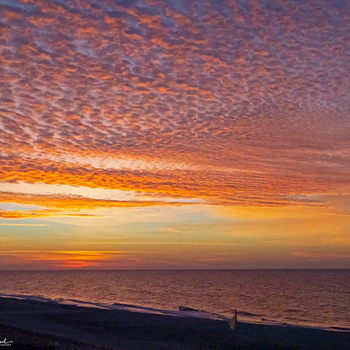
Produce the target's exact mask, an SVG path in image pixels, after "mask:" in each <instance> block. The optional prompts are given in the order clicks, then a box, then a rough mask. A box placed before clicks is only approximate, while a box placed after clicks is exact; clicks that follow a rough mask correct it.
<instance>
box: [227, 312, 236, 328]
mask: <svg viewBox="0 0 350 350" xmlns="http://www.w3.org/2000/svg"><path fill="white" fill-rule="evenodd" d="M234 311H235V313H234V315H233V317H232V318H231V319H230V321H228V324H229V325H230V328H231V329H236V327H237V310H234Z"/></svg>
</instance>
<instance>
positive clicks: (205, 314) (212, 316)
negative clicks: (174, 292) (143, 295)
mask: <svg viewBox="0 0 350 350" xmlns="http://www.w3.org/2000/svg"><path fill="white" fill-rule="evenodd" d="M1 298H5V299H16V300H23V301H36V302H40V303H56V304H59V305H68V306H76V307H83V308H93V309H102V310H111V311H118V310H120V311H131V312H136V313H145V314H150V315H165V316H171V317H190V318H200V319H209V320H219V321H224V322H228V321H229V319H230V318H229V317H227V316H225V315H221V314H219V313H213V312H209V311H206V310H197V309H193V308H190V307H183V306H179V309H178V310H176V309H173V310H172V309H156V308H154V307H151V306H143V305H137V304H124V303H117V302H116V303H113V304H105V303H99V302H89V301H84V300H77V299H62V298H59V299H49V298H45V297H42V296H39V295H22V294H3V293H0V299H1ZM181 308H183V309H188V310H187V311H186V310H181ZM247 314H248V315H249V314H250V313H249V312H246V311H238V317H239V321H240V323H241V324H252V325H262V326H280V327H292V328H293V327H297V328H306V329H315V330H321V331H331V332H350V327H348V328H346V327H342V326H328V327H326V326H322V325H311V324H301V323H299V324H298V323H288V322H278V321H275V320H269V319H266V318H265V317H263V318H262V319H259V317H254V316H259V315H254V314H250V315H253V317H249V316H247Z"/></svg>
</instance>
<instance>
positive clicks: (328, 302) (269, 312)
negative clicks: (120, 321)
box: [0, 270, 350, 331]
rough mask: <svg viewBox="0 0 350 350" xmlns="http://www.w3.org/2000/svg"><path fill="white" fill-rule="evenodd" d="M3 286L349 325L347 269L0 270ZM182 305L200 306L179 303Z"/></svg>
mask: <svg viewBox="0 0 350 350" xmlns="http://www.w3.org/2000/svg"><path fill="white" fill-rule="evenodd" d="M0 280H1V281H2V283H1V285H0V293H1V294H2V295H17V296H21V297H26V298H34V299H38V300H43V301H45V300H46V299H50V300H56V301H58V302H61V303H73V304H79V305H86V306H93V307H106V308H126V309H130V310H135V311H143V312H158V313H167V314H173V315H175V316H193V317H210V318H222V319H226V318H230V317H231V316H232V314H233V312H234V310H235V309H237V310H238V318H239V320H240V321H244V322H251V323H266V324H287V325H299V326H307V327H320V328H325V329H335V330H336V329H337V328H346V329H347V330H349V331H350V270H199V271H198V270H196V271H16V272H15V271H0ZM179 307H182V308H181V309H182V310H183V307H186V308H192V309H195V310H198V311H191V310H190V311H181V310H179Z"/></svg>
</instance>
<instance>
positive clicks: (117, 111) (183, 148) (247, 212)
mask: <svg viewBox="0 0 350 350" xmlns="http://www.w3.org/2000/svg"><path fill="white" fill-rule="evenodd" d="M0 118H1V119H0V269H67V268H73V269H76V268H78V269H186V268H195V269H206V268H214V269H216V268H337V267H343V268H350V1H346V0H310V1H306V0H288V1H285V0H252V1H243V0H210V1H209V0H191V1H185V0H167V1H165V0H135V1H134V0H0Z"/></svg>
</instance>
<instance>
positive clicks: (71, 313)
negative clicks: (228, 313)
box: [0, 298, 350, 350]
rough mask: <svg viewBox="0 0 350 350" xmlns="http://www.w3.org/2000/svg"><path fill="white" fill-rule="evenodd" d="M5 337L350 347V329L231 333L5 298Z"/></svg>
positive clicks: (45, 345) (115, 345)
mask: <svg viewBox="0 0 350 350" xmlns="http://www.w3.org/2000/svg"><path fill="white" fill-rule="evenodd" d="M238 322H239V320H238ZM5 338H7V341H13V344H12V345H11V347H4V349H26V350H31V349H55V342H56V348H57V349H60V350H61V349H64V350H73V349H76V350H79V349H86V350H89V349H95V350H97V349H106V350H107V349H109V350H110V349H114V350H118V349H120V350H123V349H128V350H129V349H130V350H147V349H152V350H153V349H154V350H158V349H169V350H171V349H181V350H186V349H198V350H199V349H201V350H206V349H220V350H226V349H231V350H237V349H239V350H245V349H256V350H259V349H261V350H262V349H266V350H274V349H276V350H277V349H279V350H283V349H295V350H296V349H298V350H303V349H319V350H321V349H325V350H326V349H327V350H329V349H337V350H349V349H350V332H345V331H324V330H318V329H311V328H301V327H282V326H266V325H255V324H247V323H238V327H237V329H236V330H231V329H230V328H229V325H228V323H227V322H224V321H217V320H209V319H197V318H184V317H173V316H164V315H156V314H145V313H138V312H130V311H121V310H103V309H94V308H87V307H77V306H71V305H60V304H57V303H53V302H37V301H29V300H17V299H11V298H0V341H2V340H4V339H5ZM57 342H58V343H59V345H58V343H57ZM0 345H1V344H0ZM1 349H2V347H1V346H0V350H1Z"/></svg>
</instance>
